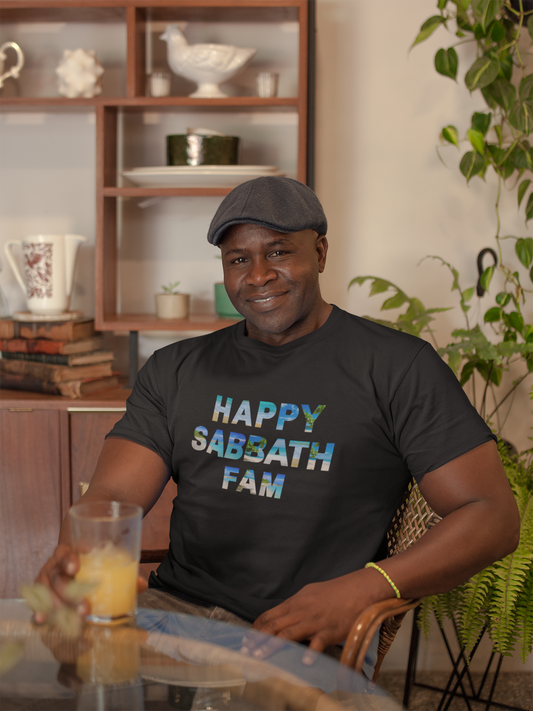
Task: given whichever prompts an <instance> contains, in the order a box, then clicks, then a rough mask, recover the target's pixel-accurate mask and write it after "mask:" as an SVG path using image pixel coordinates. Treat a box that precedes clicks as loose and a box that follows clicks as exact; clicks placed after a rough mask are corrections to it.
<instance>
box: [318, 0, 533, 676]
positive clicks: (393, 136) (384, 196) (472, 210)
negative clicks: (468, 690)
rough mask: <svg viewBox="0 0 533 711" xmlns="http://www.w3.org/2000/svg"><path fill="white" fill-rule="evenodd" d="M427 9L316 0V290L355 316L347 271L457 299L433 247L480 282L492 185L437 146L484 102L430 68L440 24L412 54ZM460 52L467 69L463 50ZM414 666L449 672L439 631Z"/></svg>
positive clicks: (357, 296)
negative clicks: (326, 247) (319, 257)
mask: <svg viewBox="0 0 533 711" xmlns="http://www.w3.org/2000/svg"><path fill="white" fill-rule="evenodd" d="M433 14H436V2H435V1H434V0H371V2H368V0H317V25H318V35H317V42H318V47H317V52H318V60H317V141H316V147H317V177H316V191H317V194H318V195H319V197H320V199H321V200H322V202H323V204H324V208H325V210H326V214H327V215H328V221H329V230H328V238H329V243H330V253H329V257H328V268H327V270H326V272H325V274H324V275H323V281H322V287H323V292H324V295H325V297H326V299H327V300H328V301H331V302H333V303H336V304H338V305H339V306H342V307H344V308H346V309H347V310H349V311H351V312H353V313H357V314H361V315H363V314H370V315H372V316H374V317H377V316H379V314H380V311H379V307H380V305H381V300H380V298H379V297H377V296H376V297H372V298H368V286H362V287H360V286H355V287H352V289H351V290H350V291H348V284H349V282H350V280H351V279H352V278H353V277H355V276H358V275H367V274H372V275H377V276H382V277H384V278H386V279H389V280H390V281H392V282H394V283H396V284H398V286H401V287H402V288H403V289H404V290H405V291H406V292H407V293H408V294H409V295H411V296H415V295H416V296H418V297H419V298H421V299H422V301H423V303H424V304H425V305H426V306H427V307H437V306H439V307H440V306H454V305H455V304H456V301H455V299H454V296H452V294H451V291H450V287H451V279H450V276H449V274H448V273H447V271H446V270H444V269H443V268H442V267H441V266H440V265H439V264H438V263H437V262H435V261H425V262H424V263H422V264H420V265H419V262H420V260H421V259H422V258H423V257H425V256H426V255H440V256H441V257H443V258H444V259H445V260H447V261H449V262H451V263H452V264H453V265H454V266H455V267H456V268H457V269H458V270H459V272H460V274H461V278H462V287H463V288H466V287H467V286H471V285H473V284H474V283H475V281H476V279H477V270H476V257H477V254H478V252H479V251H480V250H481V249H482V248H484V247H487V246H493V235H494V234H495V218H494V211H493V203H494V200H495V196H496V192H495V181H494V180H492V178H491V176H487V182H486V184H485V183H483V182H482V181H481V180H480V179H479V178H475V179H473V180H472V181H471V183H470V185H469V187H467V186H466V183H465V180H464V178H463V176H462V175H461V174H460V172H459V169H458V156H459V153H458V151H457V149H456V148H453V147H452V148H443V149H440V152H441V155H442V158H443V160H444V161H445V163H446V165H447V166H448V167H445V165H443V163H442V162H441V161H440V160H439V157H438V155H437V150H436V148H437V146H438V144H439V141H438V137H439V133H440V131H441V129H442V127H443V126H445V125H448V124H454V125H455V126H457V128H458V129H459V133H460V134H462V135H464V134H465V133H466V130H467V128H468V127H469V121H470V116H471V114H472V113H473V111H475V110H476V109H478V108H480V107H482V106H483V103H482V102H481V103H480V100H479V98H476V97H475V96H470V94H469V93H468V91H467V90H466V89H464V88H461V86H460V85H457V84H455V83H454V82H453V81H452V80H451V79H447V78H445V77H441V76H440V75H438V74H437V73H436V72H435V69H434V66H433V56H434V54H435V52H436V50H437V49H438V48H439V47H441V46H446V47H447V46H449V44H451V43H452V40H451V39H450V38H449V37H448V36H447V34H446V32H445V31H444V30H441V31H440V32H439V33H437V35H436V36H433V37H432V38H431V39H430V40H428V41H426V42H425V43H424V44H421V45H419V46H418V47H415V48H414V49H413V50H412V51H411V52H409V46H410V44H411V43H412V41H413V40H414V38H415V37H416V35H417V33H418V29H419V27H420V25H421V24H422V22H423V21H424V20H426V19H427V18H428V17H430V16H431V15H433ZM462 50H463V51H462V53H461V54H460V59H464V63H463V66H466V63H467V60H468V59H469V58H470V53H469V51H468V50H466V49H465V48H462ZM471 61H473V59H472V60H471ZM515 200H516V198H515V197H514V196H513V197H512V198H511V197H509V196H508V195H506V194H504V196H503V200H502V202H503V206H504V207H503V209H502V225H503V232H502V234H515V235H519V236H528V235H530V234H531V229H530V228H529V229H526V228H525V226H524V222H523V217H518V216H517V210H516V203H515ZM523 271H524V274H523V276H526V274H525V270H523ZM485 302H488V299H487V298H485ZM485 302H482V303H480V304H477V305H475V306H474V307H473V309H472V312H473V314H474V315H473V317H472V319H471V320H472V322H473V323H475V322H476V320H477V319H478V318H479V316H480V315H481V316H482V314H483V313H484V311H485V310H486V309H487V308H488V306H487V305H486V303H485ZM532 303H533V302H532V300H531V299H530V303H529V307H528V311H527V313H528V318H529V319H530V322H531V319H532V318H533V312H532ZM438 323H439V325H438V331H437V334H436V335H437V338H438V341H439V345H445V344H446V342H447V341H446V339H447V338H448V336H449V334H450V333H451V331H452V330H453V328H458V327H462V326H463V322H462V320H461V318H460V317H459V315H458V314H457V310H454V312H451V313H450V312H448V313H446V314H443V315H442V316H440V317H439V322H438ZM530 385H531V382H530ZM514 407H515V410H516V415H515V416H514V418H513V419H511V418H510V419H509V421H508V422H507V425H506V429H505V434H506V436H507V437H508V438H509V439H510V440H512V441H513V442H514V443H515V444H516V446H517V447H520V448H525V447H527V446H531V443H530V442H529V440H528V436H529V435H531V434H532V433H531V426H532V425H533V418H532V417H531V408H532V404H531V401H530V400H529V399H528V388H526V387H523V388H521V390H520V392H519V394H518V395H517V397H516V401H515V406H514ZM410 630H411V621H410V617H409V618H408V619H407V620H406V622H405V623H404V625H403V626H402V629H401V631H400V634H399V637H398V639H397V640H396V641H395V643H394V645H393V647H392V648H391V651H390V653H389V655H388V656H387V657H386V660H385V663H384V667H383V669H401V668H404V666H405V662H406V658H407V651H408V644H409V635H410ZM485 651H486V650H485ZM485 658H486V657H485ZM478 664H479V663H476V664H475V665H474V668H476V666H478ZM419 668H420V669H431V668H434V669H448V668H449V663H448V660H447V657H446V652H445V648H444V645H443V643H442V642H441V640H440V635H439V634H438V633H437V631H436V630H434V631H433V633H432V634H431V637H430V639H429V640H428V641H427V642H426V641H423V642H422V643H421V648H420V655H419ZM503 668H504V669H508V670H509V669H513V670H523V669H528V670H532V669H533V660H532V659H531V658H530V659H529V661H528V663H527V665H526V666H525V667H524V666H523V665H522V663H521V661H520V660H519V659H518V658H516V657H515V658H513V659H505V661H504V667H503Z"/></svg>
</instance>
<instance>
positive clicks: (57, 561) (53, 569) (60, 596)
mask: <svg viewBox="0 0 533 711" xmlns="http://www.w3.org/2000/svg"><path fill="white" fill-rule="evenodd" d="M79 567H80V561H79V558H78V556H77V555H76V553H75V552H74V551H73V550H72V548H71V547H70V546H68V545H66V544H65V543H60V544H59V545H58V546H57V548H56V549H55V551H54V553H53V554H52V557H51V558H49V560H47V561H46V563H45V564H44V566H43V567H42V569H41V572H40V573H39V575H38V576H37V578H36V580H35V582H36V583H41V584H42V585H45V586H46V587H47V588H48V589H49V590H50V591H51V592H52V598H53V604H54V607H56V608H59V607H61V606H62V605H66V606H68V607H73V603H72V601H71V600H70V599H69V598H68V596H67V595H65V589H66V587H67V585H68V584H69V583H70V582H71V581H72V580H73V579H74V577H75V575H76V573H77V572H78V570H79ZM147 588H148V583H147V581H146V580H145V578H143V577H142V576H141V575H139V576H138V577H137V592H139V593H141V592H144V591H145V590H146V589H147ZM90 610H91V606H90V604H89V602H88V600H82V601H81V602H79V603H77V604H76V612H77V613H78V614H79V615H80V617H82V618H84V617H86V616H87V615H88V614H89V613H90ZM34 619H35V622H37V623H38V624H42V623H44V622H46V613H45V612H35V614H34Z"/></svg>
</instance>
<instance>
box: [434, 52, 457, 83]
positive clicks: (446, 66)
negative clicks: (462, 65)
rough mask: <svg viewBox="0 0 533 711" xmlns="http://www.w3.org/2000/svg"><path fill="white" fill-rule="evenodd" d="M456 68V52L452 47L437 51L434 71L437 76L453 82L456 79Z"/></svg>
mask: <svg viewBox="0 0 533 711" xmlns="http://www.w3.org/2000/svg"><path fill="white" fill-rule="evenodd" d="M458 66H459V59H458V58H457V52H456V51H455V49H454V48H453V47H450V48H449V49H439V51H438V52H437V54H436V55H435V69H436V70H437V71H438V73H439V74H442V75H443V76H445V77H450V79H454V80H455V79H456V77H457V68H458Z"/></svg>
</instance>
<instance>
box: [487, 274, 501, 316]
mask: <svg viewBox="0 0 533 711" xmlns="http://www.w3.org/2000/svg"><path fill="white" fill-rule="evenodd" d="M489 269H490V267H489ZM502 313H503V312H502V309H501V308H500V307H499V306H493V307H492V308H491V309H489V310H488V311H487V313H486V314H485V316H484V319H483V320H484V321H485V323H495V322H496V321H501V319H502Z"/></svg>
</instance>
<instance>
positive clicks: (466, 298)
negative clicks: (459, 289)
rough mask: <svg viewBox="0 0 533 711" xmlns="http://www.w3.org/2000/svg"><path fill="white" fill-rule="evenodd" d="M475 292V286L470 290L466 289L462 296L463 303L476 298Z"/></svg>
mask: <svg viewBox="0 0 533 711" xmlns="http://www.w3.org/2000/svg"><path fill="white" fill-rule="evenodd" d="M475 291H476V288H475V287H474V286H471V287H470V288H469V289H465V290H464V291H463V294H462V297H463V301H470V299H471V298H472V297H473V296H474V294H475Z"/></svg>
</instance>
